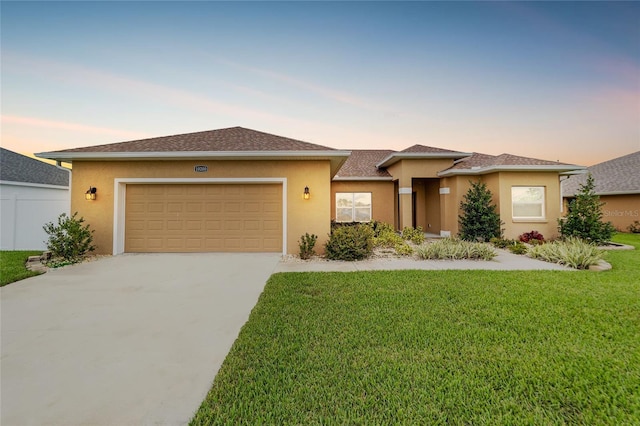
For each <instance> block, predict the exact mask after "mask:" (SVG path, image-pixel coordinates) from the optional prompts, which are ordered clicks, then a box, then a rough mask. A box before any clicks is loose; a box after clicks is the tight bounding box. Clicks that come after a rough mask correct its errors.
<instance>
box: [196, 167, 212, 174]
mask: <svg viewBox="0 0 640 426" xmlns="http://www.w3.org/2000/svg"><path fill="white" fill-rule="evenodd" d="M193 170H194V171H195V172H196V173H204V172H208V171H209V167H208V166H195V167H194V168H193Z"/></svg>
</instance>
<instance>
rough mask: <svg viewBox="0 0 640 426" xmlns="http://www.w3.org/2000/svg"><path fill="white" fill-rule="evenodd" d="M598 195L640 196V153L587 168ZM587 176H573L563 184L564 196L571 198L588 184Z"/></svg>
mask: <svg viewBox="0 0 640 426" xmlns="http://www.w3.org/2000/svg"><path fill="white" fill-rule="evenodd" d="M587 172H588V173H591V175H592V176H593V179H594V183H595V192H596V194H598V195H615V194H640V151H637V152H634V153H632V154H628V155H624V156H622V157H618V158H614V159H612V160H609V161H605V162H603V163H599V164H596V165H593V166H591V167H588V168H587ZM586 181H587V174H583V175H577V176H571V178H569V179H567V180H566V181H564V182H563V184H562V195H563V196H565V197H570V196H573V195H575V194H576V193H577V192H578V191H579V187H580V185H582V184H584V183H586Z"/></svg>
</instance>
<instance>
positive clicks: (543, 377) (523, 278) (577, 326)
mask: <svg viewBox="0 0 640 426" xmlns="http://www.w3.org/2000/svg"><path fill="white" fill-rule="evenodd" d="M616 241H619V242H624V243H626V244H633V245H635V246H636V248H640V235H621V236H618V237H617V238H616ZM607 261H609V262H610V263H611V264H612V265H613V267H614V269H613V270H612V271H608V272H599V273H595V272H588V271H536V272H531V271H529V272H524V271H516V272H499V271H393V272H354V273H288V274H276V275H274V276H272V277H271V279H270V280H269V282H268V283H267V285H266V288H265V291H264V293H263V294H262V296H261V298H260V301H259V302H258V304H257V305H256V307H255V308H254V310H253V312H252V314H251V317H250V318H249V321H248V322H247V324H246V325H245V326H244V328H243V329H242V331H241V333H240V336H239V338H238V340H237V341H236V342H235V344H234V346H233V348H232V350H231V352H230V353H229V355H228V356H227V358H226V360H225V362H224V364H223V365H222V368H221V369H220V371H219V373H218V375H217V377H216V379H215V381H214V385H213V387H212V389H211V391H210V392H209V394H208V396H207V397H206V399H205V401H204V402H203V404H202V406H201V407H200V409H199V411H198V412H197V413H196V415H195V417H194V419H193V420H192V424H325V423H326V424H345V423H347V424H397V423H400V424H491V425H493V424H509V425H511V424H562V423H572V424H638V423H640V392H639V391H638V390H639V389H640V250H634V251H612V252H610V253H609V254H608V256H607Z"/></svg>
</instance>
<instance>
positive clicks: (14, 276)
mask: <svg viewBox="0 0 640 426" xmlns="http://www.w3.org/2000/svg"><path fill="white" fill-rule="evenodd" d="M41 254H42V251H33V250H32V251H0V287H2V286H5V285H7V284H10V283H12V282H15V281H20V280H23V279H25V278H29V277H33V276H34V275H39V273H38V272H33V271H29V270H27V268H25V266H24V264H25V263H26V261H27V259H28V258H29V256H39V255H41Z"/></svg>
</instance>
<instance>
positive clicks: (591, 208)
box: [558, 173, 616, 244]
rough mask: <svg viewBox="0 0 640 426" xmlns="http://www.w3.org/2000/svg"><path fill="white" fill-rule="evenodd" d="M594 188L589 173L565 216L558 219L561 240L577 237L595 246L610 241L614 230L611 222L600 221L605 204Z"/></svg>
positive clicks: (593, 182) (593, 181)
mask: <svg viewBox="0 0 640 426" xmlns="http://www.w3.org/2000/svg"><path fill="white" fill-rule="evenodd" d="M595 186H596V185H595V180H594V179H593V176H592V175H591V173H589V174H588V175H587V181H586V182H585V183H584V184H582V185H580V187H579V188H578V193H577V194H576V197H575V198H574V199H573V200H572V201H571V202H570V203H569V212H568V213H567V216H566V217H564V218H561V219H558V225H559V226H560V235H562V237H563V238H567V237H578V238H580V239H582V240H585V241H588V242H592V243H595V244H602V243H604V242H606V241H609V239H611V235H612V234H613V233H614V232H615V230H616V229H615V228H614V226H613V225H612V224H611V222H603V221H602V206H603V205H604V204H605V203H602V202H600V197H599V196H598V195H596V192H595Z"/></svg>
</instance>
